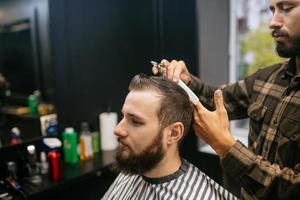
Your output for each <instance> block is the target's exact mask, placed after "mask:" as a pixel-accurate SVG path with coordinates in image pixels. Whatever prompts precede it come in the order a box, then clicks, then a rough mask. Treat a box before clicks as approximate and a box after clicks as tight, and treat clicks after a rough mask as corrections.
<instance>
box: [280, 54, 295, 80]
mask: <svg viewBox="0 0 300 200" xmlns="http://www.w3.org/2000/svg"><path fill="white" fill-rule="evenodd" d="M284 65H286V67H285V71H284V74H282V76H281V78H283V79H284V78H292V77H295V76H296V59H295V58H290V59H289V61H288V62H287V63H285V64H284Z"/></svg>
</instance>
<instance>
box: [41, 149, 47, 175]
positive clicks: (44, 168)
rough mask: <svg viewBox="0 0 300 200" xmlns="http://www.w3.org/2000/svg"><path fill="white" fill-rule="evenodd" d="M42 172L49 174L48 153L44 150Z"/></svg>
mask: <svg viewBox="0 0 300 200" xmlns="http://www.w3.org/2000/svg"><path fill="white" fill-rule="evenodd" d="M40 156H41V158H40V159H41V174H48V171H49V164H48V161H47V157H46V153H45V152H44V151H42V152H41V155H40Z"/></svg>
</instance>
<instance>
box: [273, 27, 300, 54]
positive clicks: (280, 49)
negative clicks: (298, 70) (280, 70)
mask: <svg viewBox="0 0 300 200" xmlns="http://www.w3.org/2000/svg"><path fill="white" fill-rule="evenodd" d="M276 31H277V33H278V32H280V31H278V30H274V31H273V32H272V35H273V36H274V34H275V32H276ZM285 35H287V34H285ZM289 41H290V43H291V47H287V46H286V45H285V44H284V43H282V42H276V52H277V53H278V55H279V56H280V57H283V58H292V57H296V56H299V55H300V37H290V39H289Z"/></svg>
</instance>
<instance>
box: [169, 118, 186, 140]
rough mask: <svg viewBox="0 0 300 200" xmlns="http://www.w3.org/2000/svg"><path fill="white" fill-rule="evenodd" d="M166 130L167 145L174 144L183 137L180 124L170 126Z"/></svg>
mask: <svg viewBox="0 0 300 200" xmlns="http://www.w3.org/2000/svg"><path fill="white" fill-rule="evenodd" d="M168 129H169V130H168V139H167V142H168V144H173V143H176V142H178V141H179V140H180V139H181V138H182V137H183V132H184V126H183V124H182V123H181V122H175V123H173V124H170V125H169V127H168Z"/></svg>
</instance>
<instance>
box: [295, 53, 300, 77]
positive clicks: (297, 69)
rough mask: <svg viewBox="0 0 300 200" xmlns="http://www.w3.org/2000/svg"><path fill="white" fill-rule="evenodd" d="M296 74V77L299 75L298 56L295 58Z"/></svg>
mask: <svg viewBox="0 0 300 200" xmlns="http://www.w3.org/2000/svg"><path fill="white" fill-rule="evenodd" d="M295 63H296V72H297V75H300V56H297V57H296V62H295Z"/></svg>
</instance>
